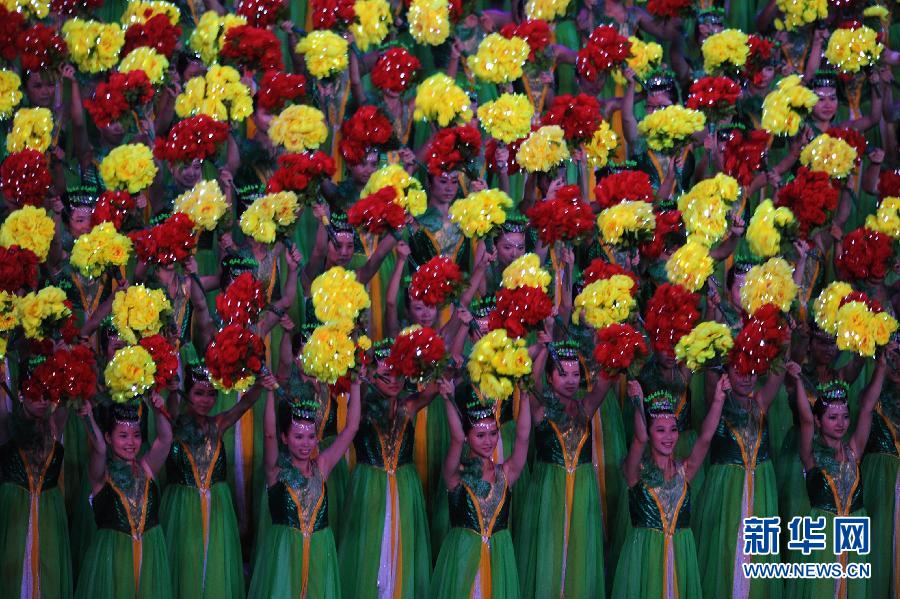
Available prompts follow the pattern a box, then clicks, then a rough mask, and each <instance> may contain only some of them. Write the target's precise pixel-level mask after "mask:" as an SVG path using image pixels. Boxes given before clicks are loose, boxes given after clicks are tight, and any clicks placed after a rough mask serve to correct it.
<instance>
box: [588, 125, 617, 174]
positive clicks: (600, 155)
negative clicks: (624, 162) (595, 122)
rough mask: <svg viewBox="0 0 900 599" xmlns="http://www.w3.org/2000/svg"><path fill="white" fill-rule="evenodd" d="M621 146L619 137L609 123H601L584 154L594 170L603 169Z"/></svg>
mask: <svg viewBox="0 0 900 599" xmlns="http://www.w3.org/2000/svg"><path fill="white" fill-rule="evenodd" d="M618 145H619V136H617V135H616V132H615V131H613V130H612V129H611V128H610V126H609V123H607V122H606V121H601V122H600V126H599V127H597V130H596V131H594V136H593V137H592V138H591V141H590V142H588V143H587V144H585V146H584V153H585V154H586V155H587V159H588V162H589V163H590V164H591V166H593V167H594V168H603V167H605V166H606V165H607V163H608V162H609V155H610V154H612V153H613V151H615V149H616V147H618Z"/></svg>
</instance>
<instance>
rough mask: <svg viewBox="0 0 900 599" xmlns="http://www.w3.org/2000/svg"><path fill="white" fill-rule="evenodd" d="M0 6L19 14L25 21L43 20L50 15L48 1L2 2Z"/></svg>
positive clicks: (21, 0) (5, 0) (12, 0)
mask: <svg viewBox="0 0 900 599" xmlns="http://www.w3.org/2000/svg"><path fill="white" fill-rule="evenodd" d="M0 6H3V7H4V8H6V10H8V11H10V12H18V13H21V14H22V16H24V17H25V18H26V19H28V18H32V17H33V18H36V19H43V18H44V17H46V16H47V15H48V14H49V13H50V0H2V1H0Z"/></svg>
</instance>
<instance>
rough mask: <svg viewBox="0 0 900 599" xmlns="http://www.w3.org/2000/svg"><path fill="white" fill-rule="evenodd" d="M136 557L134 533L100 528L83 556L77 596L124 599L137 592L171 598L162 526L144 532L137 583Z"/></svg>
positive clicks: (169, 576)
mask: <svg viewBox="0 0 900 599" xmlns="http://www.w3.org/2000/svg"><path fill="white" fill-rule="evenodd" d="M133 556H134V554H133V541H132V538H131V535H127V534H124V533H121V532H117V531H115V530H111V529H108V528H103V529H100V530H98V531H97V532H96V533H95V534H94V536H93V538H92V540H91V547H90V549H88V552H87V555H86V556H85V558H84V566H82V569H81V574H80V575H79V577H78V587H77V589H76V591H75V597H76V598H77V599H121V598H122V597H134V596H135V595H137V596H139V597H153V599H172V598H173V597H174V595H173V593H172V577H171V575H170V573H169V560H168V557H167V555H166V541H165V538H164V536H163V530H162V527H161V526H155V527H153V528H151V529H150V530H148V531H147V532H146V533H144V536H143V538H142V542H141V569H140V574H139V580H138V581H137V584H135V580H134V558H133ZM135 591H137V592H135Z"/></svg>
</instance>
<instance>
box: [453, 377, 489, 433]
mask: <svg viewBox="0 0 900 599" xmlns="http://www.w3.org/2000/svg"><path fill="white" fill-rule="evenodd" d="M454 402H455V403H456V407H457V409H458V410H459V413H460V414H461V415H462V417H463V419H464V423H463V424H464V425H465V426H466V428H482V427H483V428H491V424H490V423H486V422H482V421H483V420H488V419H490V420H492V421H493V423H494V424H495V425H496V424H497V419H498V418H499V410H498V409H497V408H498V406H499V402H496V403H488V402H486V401H485V399H484V397H482V395H481V394H480V393H479V391H478V389H477V388H475V386H474V385H471V384H465V385H463V386H460V387H459V388H458V389H457V390H456V395H455V397H454Z"/></svg>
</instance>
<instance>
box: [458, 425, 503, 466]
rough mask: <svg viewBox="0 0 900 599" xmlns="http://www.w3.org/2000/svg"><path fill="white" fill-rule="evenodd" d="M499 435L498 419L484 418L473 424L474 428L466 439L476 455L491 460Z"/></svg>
mask: <svg viewBox="0 0 900 599" xmlns="http://www.w3.org/2000/svg"><path fill="white" fill-rule="evenodd" d="M499 435H500V430H499V429H498V428H497V421H496V420H494V419H493V418H483V419H481V420H479V421H478V422H476V423H475V424H474V426H472V430H470V431H469V434H467V435H466V441H468V442H469V447H471V448H472V451H473V452H474V453H475V455H477V456H478V457H480V458H482V459H485V460H489V459H491V457H492V456H493V455H494V449H495V448H496V447H497V439H499Z"/></svg>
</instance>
